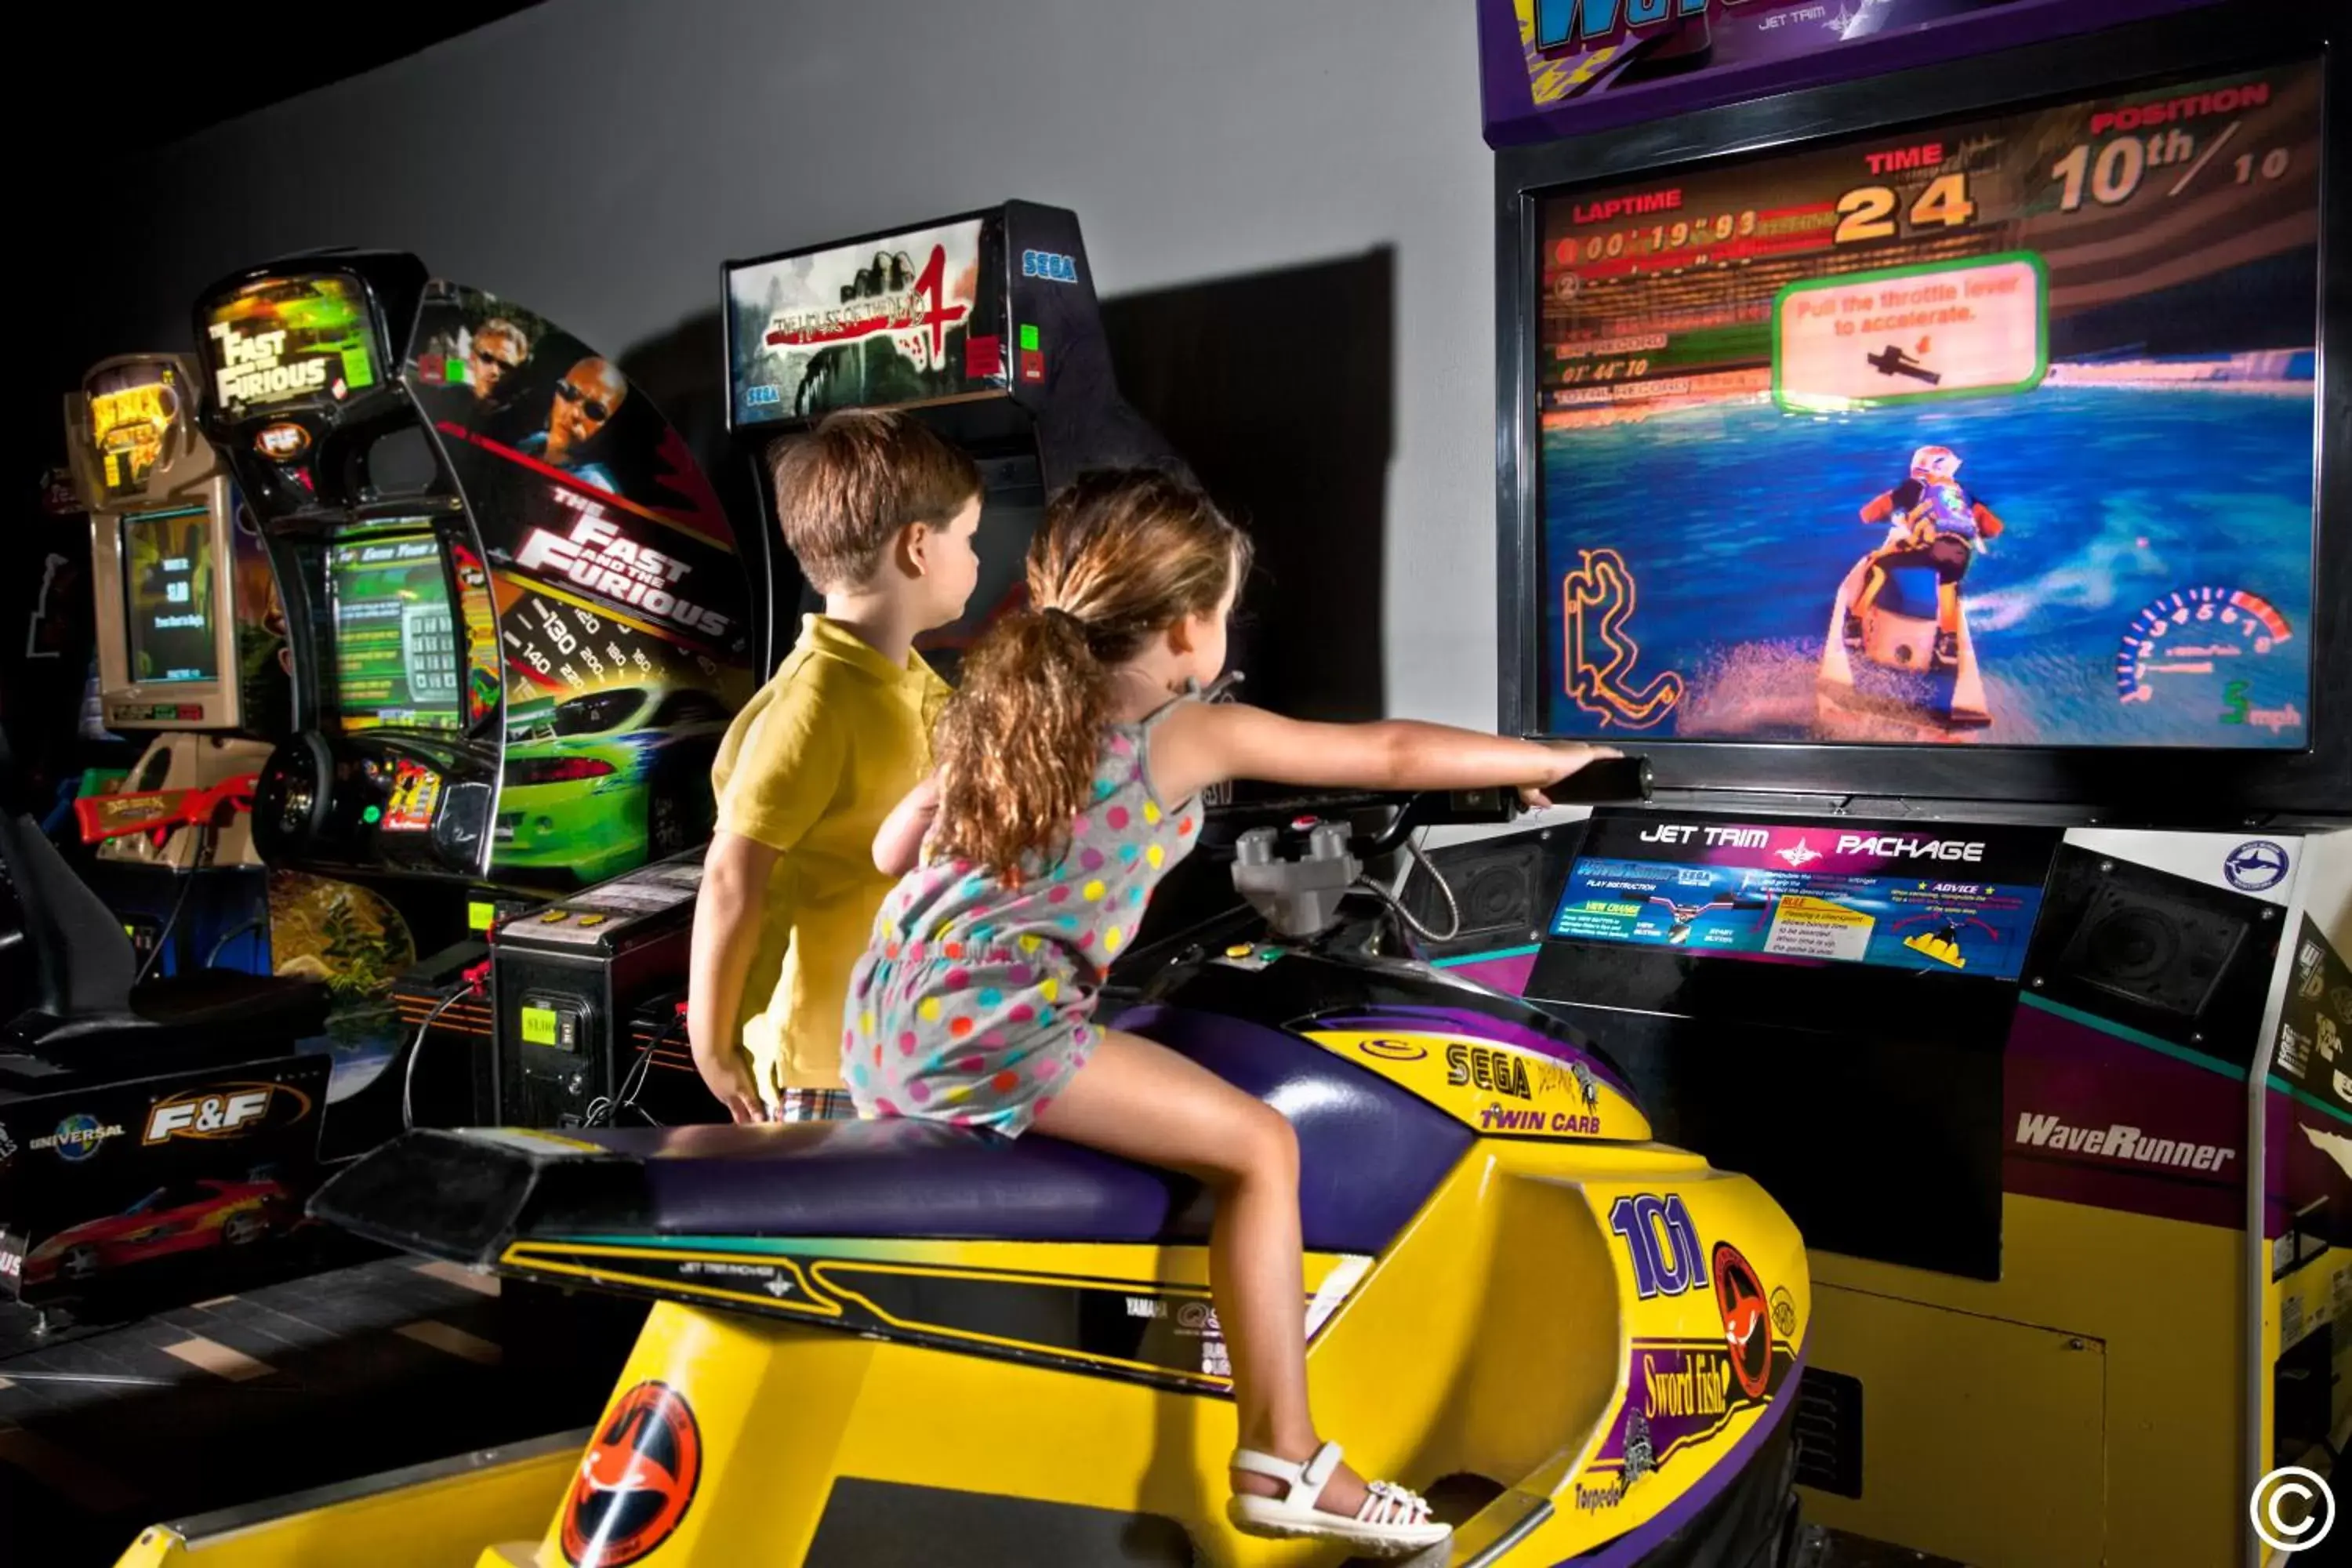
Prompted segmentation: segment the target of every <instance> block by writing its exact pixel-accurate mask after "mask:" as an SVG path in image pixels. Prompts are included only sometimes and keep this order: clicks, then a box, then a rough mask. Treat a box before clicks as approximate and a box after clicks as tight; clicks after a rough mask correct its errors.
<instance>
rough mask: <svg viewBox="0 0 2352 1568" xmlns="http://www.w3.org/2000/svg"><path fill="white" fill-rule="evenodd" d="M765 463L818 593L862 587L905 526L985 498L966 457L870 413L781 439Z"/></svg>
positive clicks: (788, 538)
mask: <svg viewBox="0 0 2352 1568" xmlns="http://www.w3.org/2000/svg"><path fill="white" fill-rule="evenodd" d="M768 465H769V467H768V471H769V474H770V475H771V477H772V478H773V479H774V480H775V485H776V522H777V525H778V526H779V527H781V528H782V530H783V534H784V542H785V543H786V544H788V545H790V546H791V547H792V552H793V556H794V558H796V559H797V560H798V561H799V562H800V563H801V574H802V575H803V576H804V577H806V578H807V579H808V580H809V584H810V585H811V586H813V587H814V588H816V589H817V590H818V591H819V592H824V591H825V590H827V589H832V588H841V587H851V586H855V585H856V584H861V583H864V582H865V581H866V579H868V578H869V577H871V576H872V575H873V574H874V572H875V570H876V568H877V567H878V566H880V564H881V562H882V552H883V551H884V550H885V549H887V547H888V545H889V543H890V541H891V540H893V539H895V538H897V537H898V531H899V530H900V529H902V528H904V527H906V526H907V525H908V523H910V522H928V523H933V524H938V523H943V522H945V521H947V520H948V519H949V518H950V517H953V516H954V515H955V514H956V512H957V511H958V510H960V509H961V507H962V506H963V503H964V502H965V501H967V500H971V498H972V497H973V496H976V495H978V494H979V493H980V469H979V468H978V467H977V466H975V465H974V464H973V462H972V460H971V458H970V457H969V456H967V455H966V454H965V453H963V452H962V451H961V450H959V449H958V448H956V447H952V446H950V445H949V444H948V443H947V442H946V441H944V440H942V439H941V438H940V437H939V436H937V435H936V434H934V433H933V432H932V430H931V428H930V426H927V425H925V424H924V423H923V422H922V421H921V420H919V419H917V418H915V417H913V416H910V415H906V414H898V413H891V412H886V411H881V410H876V409H870V408H845V409H843V410H841V411H840V412H838V413H835V414H828V415H826V416H824V420H823V421H822V422H821V423H819V424H818V426H817V427H816V428H815V429H814V430H812V431H810V432H809V433H808V434H807V435H805V436H800V437H786V438H784V439H783V440H781V441H778V442H777V443H776V444H775V445H774V446H773V447H770V448H769V450H768Z"/></svg>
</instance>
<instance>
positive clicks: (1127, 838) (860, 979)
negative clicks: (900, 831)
mask: <svg viewBox="0 0 2352 1568" xmlns="http://www.w3.org/2000/svg"><path fill="white" fill-rule="evenodd" d="M1173 707H1174V704H1173V703H1171V704H1170V705H1169V707H1167V708H1162V709H1160V710H1159V711H1158V712H1156V713H1154V714H1152V715H1151V716H1150V718H1148V719H1146V720H1144V721H1142V722H1141V723H1139V724H1113V725H1110V726H1108V728H1107V730H1106V731H1105V734H1104V741H1103V750H1102V755H1101V757H1100V759H1099V760H1098V761H1097V763H1096V768H1095V784H1094V796H1095V798H1094V803H1093V805H1090V806H1088V807H1087V810H1085V811H1083V812H1081V813H1080V814H1079V815H1078V816H1076V818H1075V819H1074V820H1073V821H1072V822H1071V824H1070V839H1069V848H1068V852H1067V853H1066V854H1065V855H1064V856H1063V857H1062V858H1061V860H1060V861H1059V862H1058V863H1056V864H1054V865H1050V866H1049V865H1045V864H1044V863H1043V862H1042V861H1038V862H1036V863H1034V864H1031V865H1029V866H1026V867H1025V868H1024V870H1025V871H1026V872H1027V875H1026V876H1025V877H1024V879H1023V881H1022V882H1021V885H1020V886H1019V887H1017V888H1016V887H1008V886H1006V885H1005V883H1004V882H1003V880H1001V879H998V878H997V877H996V876H994V875H992V874H991V873H990V872H987V871H984V870H982V869H980V868H976V867H974V866H971V865H970V864H969V863H967V862H964V861H959V860H943V861H938V862H934V863H930V864H927V865H922V866H918V867H917V868H915V869H914V870H913V871H911V872H909V873H908V875H907V877H906V878H905V879H903V880H902V881H900V882H899V884H898V887H897V888H896V889H893V890H892V891H891V894H890V896H889V897H888V898H887V899H886V900H883V903H882V912H881V913H880V914H879V915H878V916H877V917H876V919H875V922H874V941H873V944H872V945H871V946H869V947H868V948H867V949H866V956H865V957H864V958H863V959H861V960H860V961H859V962H858V965H857V969H856V973H855V974H853V975H852V976H851V978H850V983H849V1004H848V1008H847V1016H846V1018H845V1021H844V1022H845V1029H844V1032H843V1036H842V1045H841V1071H842V1080H843V1081H844V1082H845V1083H846V1084H847V1085H848V1086H849V1092H850V1094H851V1095H852V1097H854V1098H855V1099H856V1102H857V1108H858V1110H860V1111H862V1112H863V1113H864V1114H866V1115H867V1116H920V1117H928V1118H929V1119H931V1120H933V1121H955V1122H966V1123H970V1124H971V1125H974V1126H980V1127H988V1128H992V1129H994V1130H995V1131H999V1132H1003V1133H1004V1134H1006V1135H1008V1136H1018V1135H1019V1134H1020V1133H1022V1132H1024V1131H1027V1129H1028V1127H1029V1124H1030V1122H1032V1121H1034V1120H1036V1116H1037V1113H1038V1112H1039V1111H1040V1110H1044V1109H1045V1106H1046V1105H1047V1104H1048V1103H1050V1102H1051V1101H1052V1100H1053V1098H1054V1096H1055V1094H1057V1093H1058V1092H1060V1089H1061V1086H1062V1084H1063V1082H1064V1081H1065V1080H1066V1079H1068V1077H1069V1076H1070V1074H1071V1073H1073V1072H1076V1070H1077V1068H1078V1067H1079V1065H1080V1064H1081V1063H1083V1062H1084V1061H1085V1060H1086V1059H1087V1055H1088V1054H1089V1053H1090V1052H1091V1051H1092V1050H1093V1048H1094V1045H1095V1042H1096V1040H1097V1038H1098V1037H1099V1030H1097V1027H1096V1026H1095V1025H1094V1023H1093V1017H1094V1008H1095V995H1096V991H1097V987H1098V986H1099V985H1100V984H1101V981H1102V975H1103V972H1104V971H1105V970H1107V969H1108V967H1109V966H1110V963H1111V961H1112V960H1113V959H1115V958H1117V957H1118V955H1119V953H1120V952H1123V951H1124V950H1125V949H1126V947H1127V945H1128V943H1129V942H1131V941H1132V940H1133V939H1134V936H1135V930H1136V927H1137V926H1138V925H1139V924H1140V923H1141V922H1142V920H1143V911H1144V910H1145V908H1146V906H1147V905H1149V903H1150V899H1151V890H1152V889H1153V888H1154V887H1155V886H1157V885H1158V883H1159V881H1160V878H1161V877H1163V876H1165V875H1166V874H1167V873H1168V871H1169V869H1170V868H1171V867H1173V866H1174V865H1175V864H1176V863H1177V862H1178V861H1179V860H1181V859H1182V858H1184V857H1185V855H1186V854H1187V853H1189V852H1190V851H1191V849H1192V846H1193V844H1194V843H1195V842H1196V841H1197V840H1198V837H1199V832H1200V826H1201V821H1200V817H1201V810H1200V803H1199V802H1198V801H1197V800H1194V801H1190V802H1187V803H1185V804H1184V805H1180V806H1171V805H1168V804H1167V803H1165V802H1163V801H1162V800H1160V797H1159V795H1157V794H1155V793H1154V792H1153V790H1152V787H1151V781H1150V776H1149V774H1148V773H1147V771H1146V768H1145V762H1146V758H1147V756H1148V754H1149V752H1150V738H1151V731H1152V729H1153V727H1154V726H1156V725H1157V724H1158V722H1159V721H1160V718H1161V717H1162V716H1164V715H1165V714H1167V713H1168V712H1169V711H1170V710H1171V709H1172V708H1173Z"/></svg>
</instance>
